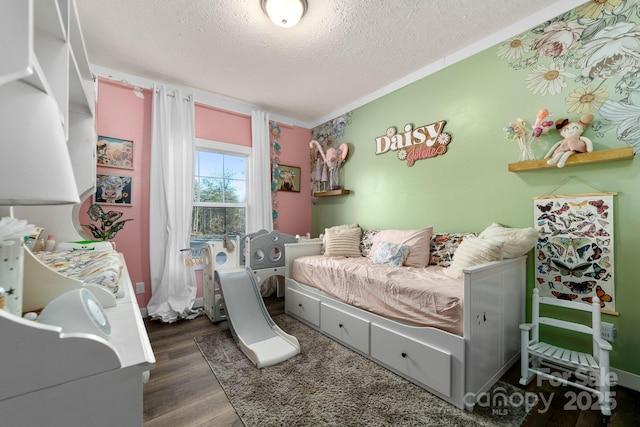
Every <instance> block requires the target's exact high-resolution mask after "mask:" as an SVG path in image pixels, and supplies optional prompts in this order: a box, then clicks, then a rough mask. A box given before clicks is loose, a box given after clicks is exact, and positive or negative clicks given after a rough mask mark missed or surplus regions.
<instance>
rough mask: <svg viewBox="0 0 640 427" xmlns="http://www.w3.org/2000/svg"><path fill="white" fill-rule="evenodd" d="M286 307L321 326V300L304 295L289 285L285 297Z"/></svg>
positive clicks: (293, 313)
mask: <svg viewBox="0 0 640 427" xmlns="http://www.w3.org/2000/svg"><path fill="white" fill-rule="evenodd" d="M284 308H285V310H286V312H287V313H289V314H292V315H294V316H296V317H299V318H300V319H303V320H306V321H307V322H309V323H311V324H312V325H315V326H320V300H319V299H316V298H313V297H310V296H307V295H303V294H301V293H300V292H298V291H296V290H294V289H290V288H288V287H287V289H286V294H285V297H284Z"/></svg>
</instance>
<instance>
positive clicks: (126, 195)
mask: <svg viewBox="0 0 640 427" xmlns="http://www.w3.org/2000/svg"><path fill="white" fill-rule="evenodd" d="M132 188H133V178H132V177H130V176H121V175H108V174H100V173H99V174H96V192H95V194H94V199H93V200H94V202H95V203H100V204H103V205H120V206H132V204H133V195H132V191H131V190H132Z"/></svg>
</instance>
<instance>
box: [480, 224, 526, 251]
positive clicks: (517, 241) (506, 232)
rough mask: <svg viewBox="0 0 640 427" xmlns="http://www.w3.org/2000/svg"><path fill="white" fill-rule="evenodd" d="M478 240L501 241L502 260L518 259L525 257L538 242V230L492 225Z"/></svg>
mask: <svg viewBox="0 0 640 427" xmlns="http://www.w3.org/2000/svg"><path fill="white" fill-rule="evenodd" d="M478 238H480V239H493V240H501V241H502V242H503V243H504V246H503V247H502V258H504V259H510V258H518V257H521V256H523V255H526V254H527V253H528V252H529V251H530V250H531V249H533V248H534V247H535V246H536V243H537V242H538V230H536V229H535V228H532V227H529V228H508V227H504V226H502V225H500V224H496V223H493V224H491V225H490V226H488V227H487V228H486V229H485V230H484V231H483V232H482V233H480V235H479V236H478Z"/></svg>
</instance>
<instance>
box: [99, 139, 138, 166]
mask: <svg viewBox="0 0 640 427" xmlns="http://www.w3.org/2000/svg"><path fill="white" fill-rule="evenodd" d="M96 158H97V165H98V166H103V167H109V168H120V169H133V141H129V140H126V139H118V138H111V137H108V136H98V144H97V146H96Z"/></svg>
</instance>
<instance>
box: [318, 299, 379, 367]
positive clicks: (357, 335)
mask: <svg viewBox="0 0 640 427" xmlns="http://www.w3.org/2000/svg"><path fill="white" fill-rule="evenodd" d="M369 325H370V323H369V321H368V320H364V319H361V318H360V317H356V316H354V315H352V314H349V313H346V312H344V311H342V310H339V309H337V308H335V307H332V306H330V305H326V304H322V306H321V307H320V329H322V331H323V332H324V333H326V334H327V335H331V336H332V337H334V338H335V339H337V340H339V341H342V342H343V343H345V344H347V345H348V346H350V347H353V348H355V349H356V350H358V351H361V352H362V353H364V354H367V355H368V354H369Z"/></svg>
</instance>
